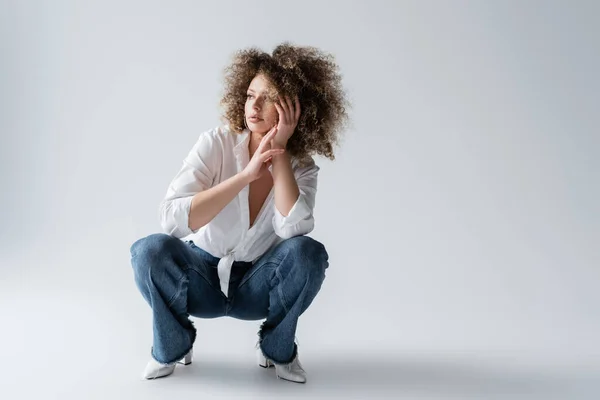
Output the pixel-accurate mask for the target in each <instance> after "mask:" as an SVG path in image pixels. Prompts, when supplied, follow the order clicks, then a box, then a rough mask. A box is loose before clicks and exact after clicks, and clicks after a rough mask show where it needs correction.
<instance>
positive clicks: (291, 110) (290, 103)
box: [285, 96, 296, 119]
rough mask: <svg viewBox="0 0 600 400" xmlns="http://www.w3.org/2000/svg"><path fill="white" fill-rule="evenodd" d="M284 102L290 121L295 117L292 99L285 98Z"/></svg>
mask: <svg viewBox="0 0 600 400" xmlns="http://www.w3.org/2000/svg"><path fill="white" fill-rule="evenodd" d="M285 101H286V103H287V105H288V109H289V110H290V119H292V118H294V116H295V115H296V110H295V109H294V103H292V99H290V97H289V96H285Z"/></svg>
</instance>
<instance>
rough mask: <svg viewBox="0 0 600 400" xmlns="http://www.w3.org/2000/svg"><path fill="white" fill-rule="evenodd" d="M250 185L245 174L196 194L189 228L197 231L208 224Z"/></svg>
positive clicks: (237, 175) (191, 207) (193, 199)
mask: <svg viewBox="0 0 600 400" xmlns="http://www.w3.org/2000/svg"><path fill="white" fill-rule="evenodd" d="M249 183H250V180H249V178H248V177H247V176H246V175H245V174H244V173H238V174H236V175H234V176H232V177H231V178H229V179H226V180H224V181H223V182H221V183H219V184H218V185H216V186H214V187H212V188H210V189H208V190H204V191H202V192H199V193H196V194H195V195H194V197H193V198H192V204H191V206H190V215H189V219H188V226H189V228H190V229H191V230H193V231H195V230H196V229H199V228H201V227H203V226H204V225H206V224H208V223H209V222H210V221H212V219H213V218H214V217H216V216H217V214H218V213H219V212H221V210H222V209H223V208H225V206H226V205H227V204H229V203H230V202H231V200H233V199H234V198H235V196H237V195H238V193H239V192H240V191H241V190H242V189H243V188H244V187H245V186H246V185H248V184H249Z"/></svg>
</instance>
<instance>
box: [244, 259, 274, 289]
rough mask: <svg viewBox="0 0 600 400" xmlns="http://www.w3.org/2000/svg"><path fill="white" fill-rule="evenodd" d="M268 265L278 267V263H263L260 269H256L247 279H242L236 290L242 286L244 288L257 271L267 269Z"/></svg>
mask: <svg viewBox="0 0 600 400" xmlns="http://www.w3.org/2000/svg"><path fill="white" fill-rule="evenodd" d="M268 265H272V266H275V268H277V267H278V266H279V264H278V263H275V262H274V261H267V262H266V263H264V264H263V265H262V266H261V267H260V268H256V269H255V270H254V271H253V272H252V274H251V275H249V276H248V277H247V278H245V279H243V280H242V281H241V282H240V284H239V285H238V288H241V287H242V286H244V285H245V284H246V282H248V281H249V280H250V279H251V278H252V277H253V276H254V275H256V273H257V272H258V271H260V270H261V269H263V268H265V267H267V266H268Z"/></svg>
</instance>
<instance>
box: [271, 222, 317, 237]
mask: <svg viewBox="0 0 600 400" xmlns="http://www.w3.org/2000/svg"><path fill="white" fill-rule="evenodd" d="M314 227H315V220H314V218H312V216H311V217H310V218H307V219H305V220H302V221H300V222H298V223H297V224H294V225H283V226H277V225H275V226H274V230H275V234H276V235H277V236H279V237H280V238H282V239H284V240H285V239H291V238H293V237H295V236H302V235H307V234H309V233H310V232H312V231H313V229H314Z"/></svg>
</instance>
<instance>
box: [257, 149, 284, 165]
mask: <svg viewBox="0 0 600 400" xmlns="http://www.w3.org/2000/svg"><path fill="white" fill-rule="evenodd" d="M284 152H285V150H284V149H271V150H267V151H265V152H264V153H262V154H261V155H260V158H261V159H262V161H263V162H265V161H267V159H268V158H269V157H273V156H276V155H279V154H282V153H284Z"/></svg>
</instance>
